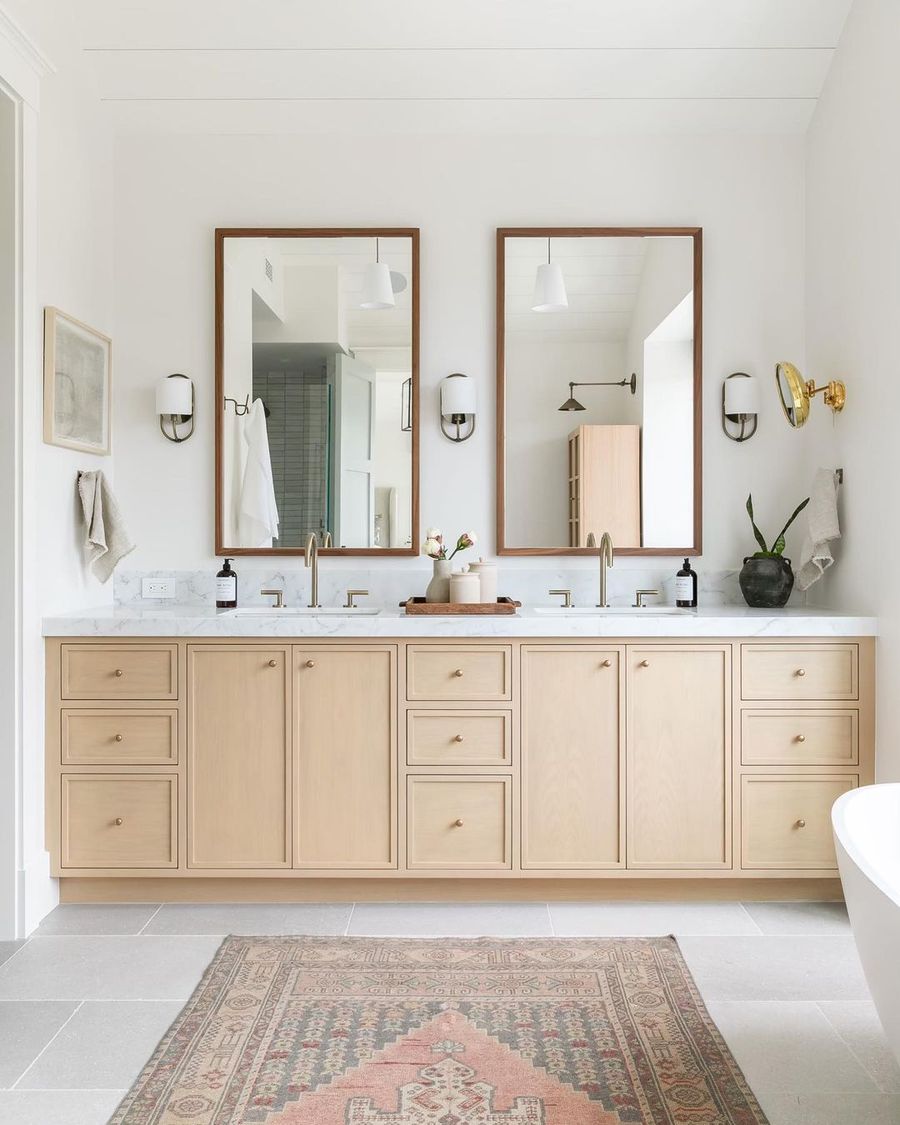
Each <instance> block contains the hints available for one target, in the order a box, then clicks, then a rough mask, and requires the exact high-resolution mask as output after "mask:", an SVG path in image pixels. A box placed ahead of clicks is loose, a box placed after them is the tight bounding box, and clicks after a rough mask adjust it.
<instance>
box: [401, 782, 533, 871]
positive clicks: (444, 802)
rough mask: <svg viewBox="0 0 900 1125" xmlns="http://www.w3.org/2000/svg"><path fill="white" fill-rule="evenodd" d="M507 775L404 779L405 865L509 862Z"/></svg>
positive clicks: (468, 865)
mask: <svg viewBox="0 0 900 1125" xmlns="http://www.w3.org/2000/svg"><path fill="white" fill-rule="evenodd" d="M511 785H512V779H511V778H509V777H484V776H481V777H437V776H429V777H424V776H417V777H409V778H407V852H408V856H407V866H408V867H409V868H410V869H423V868H454V869H455V868H459V869H466V868H473V867H478V868H498V869H505V870H508V869H509V867H510V866H511V861H510V856H511V847H512V831H511V808H512V802H511V793H510V788H511Z"/></svg>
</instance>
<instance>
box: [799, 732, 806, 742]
mask: <svg viewBox="0 0 900 1125" xmlns="http://www.w3.org/2000/svg"><path fill="white" fill-rule="evenodd" d="M797 741H798V742H806V735H805V734H798V735H797Z"/></svg>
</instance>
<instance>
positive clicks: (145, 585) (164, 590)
mask: <svg viewBox="0 0 900 1125" xmlns="http://www.w3.org/2000/svg"><path fill="white" fill-rule="evenodd" d="M141 597H142V598H155V599H157V600H158V599H161V598H174V597H175V595H174V594H173V593H172V583H171V582H169V581H168V579H166V578H142V579H141Z"/></svg>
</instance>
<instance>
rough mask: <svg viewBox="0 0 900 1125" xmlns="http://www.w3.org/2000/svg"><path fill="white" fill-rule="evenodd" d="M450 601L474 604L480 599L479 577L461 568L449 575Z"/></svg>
mask: <svg viewBox="0 0 900 1125" xmlns="http://www.w3.org/2000/svg"><path fill="white" fill-rule="evenodd" d="M450 601H451V602H452V603H453V604H454V605H474V604H477V603H478V602H480V601H481V579H480V578H479V577H478V575H477V574H470V573H469V571H467V570H461V571H459V572H457V573H456V574H451V575H450Z"/></svg>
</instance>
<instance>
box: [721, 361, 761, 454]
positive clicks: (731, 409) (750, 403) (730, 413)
mask: <svg viewBox="0 0 900 1125" xmlns="http://www.w3.org/2000/svg"><path fill="white" fill-rule="evenodd" d="M729 423H730V424H731V425H732V426H740V429H739V430H738V432H737V433H732V432H731V430H729V428H728V426H729ZM758 424H759V387H758V386H757V385H756V380H755V379H754V378H753V376H752V375H748V374H747V372H746V371H735V372H734V373H733V374H732V375H729V376H728V377H727V378H726V380H725V382H724V383H723V384H722V430H723V431H724V433H725V436H726V437H729V438H731V440H732V441H747V440H748V439H749V438H752V437H753V435H754V434H755V433H756V428H757V426H758ZM748 427H749V429H748Z"/></svg>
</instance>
